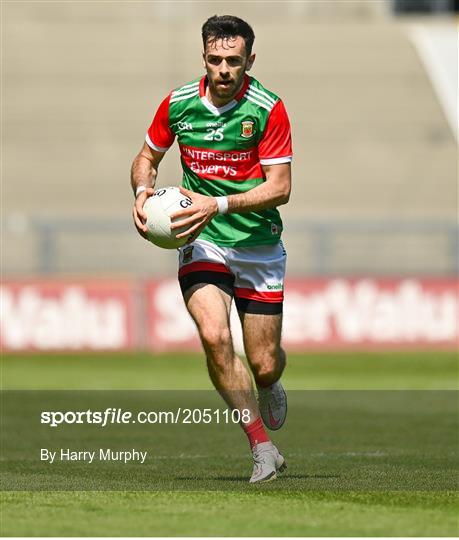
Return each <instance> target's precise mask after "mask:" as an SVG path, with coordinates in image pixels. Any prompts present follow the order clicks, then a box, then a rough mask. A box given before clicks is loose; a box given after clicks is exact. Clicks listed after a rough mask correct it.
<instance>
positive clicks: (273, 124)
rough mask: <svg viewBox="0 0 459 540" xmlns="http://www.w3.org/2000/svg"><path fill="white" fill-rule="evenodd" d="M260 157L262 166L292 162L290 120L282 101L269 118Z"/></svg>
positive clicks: (275, 106) (259, 148) (261, 141)
mask: <svg viewBox="0 0 459 540" xmlns="http://www.w3.org/2000/svg"><path fill="white" fill-rule="evenodd" d="M258 157H259V160H260V163H261V164H262V165H275V164H277V163H289V162H290V161H292V157H293V151H292V136H291V131H290V120H289V118H288V115H287V111H286V110H285V106H284V104H283V103H282V101H280V100H279V101H278V102H277V103H276V104H275V105H274V107H273V109H272V110H271V113H270V115H269V118H268V122H267V124H266V128H265V131H264V133H263V136H262V138H261V140H260V142H259V143H258Z"/></svg>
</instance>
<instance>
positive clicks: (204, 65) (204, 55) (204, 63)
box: [202, 51, 206, 67]
mask: <svg viewBox="0 0 459 540" xmlns="http://www.w3.org/2000/svg"><path fill="white" fill-rule="evenodd" d="M202 65H203V67H206V51H202Z"/></svg>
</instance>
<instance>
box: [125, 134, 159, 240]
mask: <svg viewBox="0 0 459 540" xmlns="http://www.w3.org/2000/svg"><path fill="white" fill-rule="evenodd" d="M163 157H164V152H157V151H156V150H153V148H150V146H148V144H147V143H144V145H143V148H142V150H141V151H140V152H139V153H138V154H137V156H136V157H135V158H134V161H133V162H132V167H131V186H132V190H133V192H134V195H135V194H136V192H137V189H138V188H139V187H141V186H143V187H145V188H146V189H145V191H142V192H141V193H139V195H138V196H137V197H136V199H135V203H134V207H133V209H132V217H133V218H134V224H135V226H136V229H137V231H138V232H139V234H140V235H141V236H143V237H144V238H145V233H146V232H147V227H146V225H145V222H146V220H147V216H146V214H145V212H144V211H143V205H144V204H145V201H146V200H147V198H148V197H150V195H152V194H153V188H154V186H155V182H156V177H157V175H158V166H159V164H160V162H161V160H162V159H163Z"/></svg>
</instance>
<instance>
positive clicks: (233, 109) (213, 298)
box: [131, 15, 292, 483]
mask: <svg viewBox="0 0 459 540" xmlns="http://www.w3.org/2000/svg"><path fill="white" fill-rule="evenodd" d="M202 39H203V46H204V52H203V64H204V67H205V69H206V72H207V75H206V76H204V77H199V78H197V79H196V80H194V81H192V82H189V83H187V84H185V85H183V86H181V87H179V88H177V89H175V90H174V91H172V92H171V93H170V94H169V95H168V96H167V97H166V98H165V99H164V101H163V102H162V103H161V105H160V106H159V108H158V110H157V112H156V115H155V117H154V119H153V122H152V124H151V126H150V128H149V129H148V133H147V135H146V142H145V143H144V146H143V148H142V150H141V151H140V153H139V154H138V155H137V156H136V158H135V159H134V162H133V164H132V171H131V184H132V188H133V190H134V193H135V196H136V200H135V204H134V208H133V217H134V222H135V225H136V227H137V230H138V232H139V233H140V234H141V235H142V236H145V233H146V230H147V229H146V226H145V221H146V215H145V214H144V212H143V205H144V203H145V200H146V199H147V197H149V196H150V195H152V193H153V189H152V188H153V187H154V185H155V181H156V177H157V172H158V166H159V163H160V162H161V160H162V158H163V157H164V154H165V152H166V151H167V150H168V148H169V147H170V146H171V145H172V144H173V142H174V140H175V139H177V141H178V144H179V147H180V153H181V162H182V167H183V183H182V184H183V185H182V187H181V191H182V192H183V193H184V194H186V195H187V196H189V197H190V198H191V199H192V201H193V205H192V206H190V207H188V208H187V209H184V210H181V211H180V212H177V213H176V214H174V216H172V217H173V218H174V219H175V218H179V221H176V222H175V223H174V225H173V227H175V228H180V227H183V226H187V230H185V231H184V232H182V233H181V234H179V235H177V236H179V237H181V236H187V235H189V234H192V237H191V239H190V240H189V242H188V244H187V245H185V246H184V247H182V248H180V249H179V274H178V275H179V282H180V287H181V290H182V293H183V298H184V301H185V304H186V307H187V309H188V311H189V312H190V314H191V316H192V318H193V319H194V321H195V323H196V326H197V329H198V331H199V335H200V338H201V342H202V345H203V348H204V351H205V354H206V358H207V367H208V371H209V375H210V378H211V380H212V382H213V384H214V386H215V388H216V389H217V391H218V392H219V393H220V394H221V396H222V397H223V399H224V400H225V401H226V403H227V404H228V405H229V407H230V408H232V409H238V410H241V411H242V410H243V409H249V410H250V419H251V420H250V422H249V423H241V426H242V429H243V430H244V431H245V433H246V434H247V437H248V439H249V443H250V447H251V449H252V455H253V460H254V468H253V474H252V476H251V478H250V482H251V483H255V482H266V481H269V480H273V479H275V478H276V476H277V473H278V472H279V471H282V470H283V469H284V468H285V466H286V465H285V460H284V458H283V456H282V455H281V454H280V453H279V451H278V449H277V448H276V447H275V446H274V444H273V443H272V442H271V440H270V438H269V436H268V434H267V433H266V431H265V426H266V427H268V428H269V429H271V430H277V429H279V428H280V427H281V426H282V425H283V423H284V421H285V417H286V414H287V399H286V394H285V392H284V389H283V387H282V385H281V383H280V380H279V379H280V377H281V375H282V372H283V370H284V368H285V353H284V351H283V349H282V347H281V326H282V303H283V288H284V274H285V261H286V253H285V249H284V247H283V245H282V242H281V240H280V237H281V233H282V221H281V219H280V215H279V212H278V211H277V208H276V207H277V206H280V205H282V204H285V203H287V202H288V200H289V196H290V188H291V166H290V163H291V160H292V145H291V135H290V123H289V119H288V116H287V113H286V110H285V107H284V104H283V103H282V101H281V100H280V99H279V97H278V96H277V95H276V94H274V93H273V92H271V91H270V90H267V89H266V88H265V87H264V86H262V85H261V84H260V83H259V82H258V81H257V80H256V79H254V78H253V77H249V76H248V75H247V72H248V71H249V70H250V68H251V67H252V65H253V63H254V60H255V54H254V53H252V45H253V42H254V39H255V36H254V33H253V30H252V28H251V27H250V26H249V24H247V23H246V22H245V21H243V20H241V19H239V18H238V17H233V16H229V15H224V16H220V17H219V16H214V17H211V18H210V19H208V20H207V21H206V22H205V23H204V25H203V27H202ZM233 298H234V301H235V305H236V308H237V310H238V313H239V317H240V320H241V325H242V331H243V339H244V349H245V353H246V356H247V360H248V365H249V366H250V370H251V371H252V374H253V377H254V379H255V383H256V386H257V390H258V402H257V399H256V396H255V392H254V389H253V385H252V379H251V376H250V374H249V371H248V370H247V368H246V367H245V364H244V363H243V362H242V360H241V359H240V358H239V357H238V356H237V355H236V354H235V352H234V347H233V342H232V337H231V331H230V310H231V304H232V300H233ZM260 414H261V418H260ZM262 420H263V421H262ZM263 423H264V425H263Z"/></svg>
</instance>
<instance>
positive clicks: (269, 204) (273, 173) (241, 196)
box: [228, 163, 292, 214]
mask: <svg viewBox="0 0 459 540" xmlns="http://www.w3.org/2000/svg"><path fill="white" fill-rule="evenodd" d="M262 169H263V172H264V174H265V177H266V181H265V182H263V183H262V184H260V185H259V186H257V187H254V188H253V189H251V190H250V191H246V192H245V193H238V194H237V195H229V196H228V213H235V214H243V213H245V212H256V211H259V210H267V209H268V208H274V207H275V206H281V205H282V204H286V203H288V201H289V198H290V191H291V189H292V174H291V171H292V168H291V165H290V163H278V164H276V165H262Z"/></svg>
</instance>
